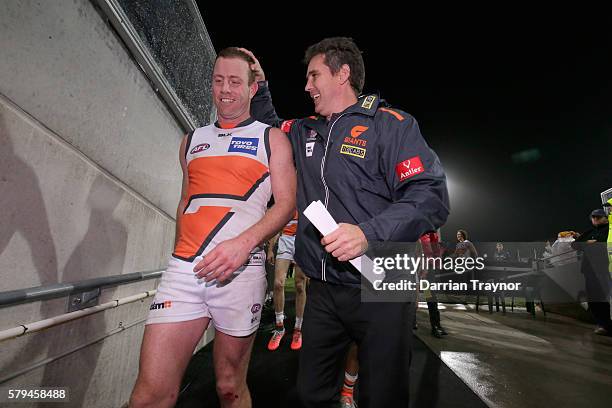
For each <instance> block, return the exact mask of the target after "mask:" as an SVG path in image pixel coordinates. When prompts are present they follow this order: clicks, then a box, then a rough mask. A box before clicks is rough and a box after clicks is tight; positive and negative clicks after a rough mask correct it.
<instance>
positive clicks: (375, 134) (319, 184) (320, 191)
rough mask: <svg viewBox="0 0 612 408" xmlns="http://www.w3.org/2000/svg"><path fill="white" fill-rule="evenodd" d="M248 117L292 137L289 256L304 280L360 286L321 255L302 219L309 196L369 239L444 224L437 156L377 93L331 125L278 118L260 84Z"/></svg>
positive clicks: (444, 194) (409, 236)
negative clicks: (293, 215)
mask: <svg viewBox="0 0 612 408" xmlns="http://www.w3.org/2000/svg"><path fill="white" fill-rule="evenodd" d="M251 114H252V115H253V117H254V118H255V119H256V120H258V121H260V122H263V123H267V124H269V125H272V126H277V127H280V128H281V129H282V130H283V131H284V132H285V133H286V134H287V135H288V137H289V139H290V140H291V144H292V146H293V154H294V158H295V164H296V168H297V172H298V190H297V206H298V212H299V220H298V231H297V235H296V244H295V261H296V262H297V263H298V264H299V265H300V267H301V268H302V269H303V270H304V272H305V273H306V275H307V276H309V277H310V278H313V279H318V280H323V281H328V282H330V283H336V284H344V285H351V286H359V285H360V275H359V273H358V272H357V271H356V270H355V269H354V268H353V267H352V266H351V265H350V264H349V263H348V262H339V261H338V260H337V259H335V258H334V257H332V256H331V255H328V254H327V253H326V252H325V249H324V248H323V246H322V245H321V243H320V240H321V235H320V234H319V232H318V231H317V230H316V229H315V228H314V226H313V225H312V224H311V223H310V222H309V221H308V219H307V218H306V217H304V216H303V211H304V209H305V208H306V207H307V206H308V205H309V204H310V203H311V202H312V201H316V200H321V202H322V203H323V204H324V205H325V207H326V208H327V210H328V211H329V212H330V213H331V215H332V216H333V217H334V219H335V220H336V222H338V223H341V222H343V223H349V224H356V225H359V227H360V228H361V229H362V230H363V232H364V234H365V236H366V238H367V239H368V241H393V242H416V241H417V240H418V239H419V237H421V235H423V234H424V233H426V232H429V231H435V230H437V229H438V228H440V227H441V226H442V225H443V224H444V222H445V221H446V218H447V217H448V213H449V200H448V191H447V188H446V176H445V174H444V170H443V168H442V165H441V164H440V160H439V159H438V156H437V155H436V154H435V152H434V151H433V150H432V149H430V148H429V146H428V145H427V143H426V142H425V140H424V139H423V136H421V132H420V131H419V127H418V125H417V122H416V120H415V119H414V118H413V117H412V116H410V115H409V114H407V113H405V112H402V111H400V110H397V109H391V108H389V107H387V105H386V103H385V102H384V101H382V100H381V99H380V98H379V97H378V96H377V95H365V96H362V97H360V98H359V100H358V102H357V103H356V104H355V105H353V106H350V107H349V108H347V109H346V110H345V111H344V112H341V113H339V114H335V115H334V116H333V117H332V118H331V120H330V121H329V122H328V121H327V120H326V119H325V118H315V117H311V118H305V119H297V120H292V121H282V120H281V119H280V118H278V116H277V114H276V111H275V109H274V106H273V104H272V97H271V95H270V91H269V89H268V87H267V83H260V87H259V91H258V92H257V94H256V95H255V97H254V98H253V101H252V103H251Z"/></svg>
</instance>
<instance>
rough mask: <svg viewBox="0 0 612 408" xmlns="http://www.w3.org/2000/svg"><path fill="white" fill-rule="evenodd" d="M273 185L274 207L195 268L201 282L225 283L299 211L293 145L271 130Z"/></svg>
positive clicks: (271, 173)
mask: <svg viewBox="0 0 612 408" xmlns="http://www.w3.org/2000/svg"><path fill="white" fill-rule="evenodd" d="M270 150H271V156H270V163H269V164H270V181H271V183H272V194H273V195H274V205H273V206H272V207H271V208H270V209H269V210H268V211H267V212H266V214H265V215H264V216H263V218H262V219H261V220H259V221H258V222H257V223H256V224H254V225H253V226H251V227H250V228H248V229H247V230H245V231H244V232H243V233H242V234H240V235H239V236H237V237H236V238H233V239H229V240H227V241H224V242H222V243H220V244H219V245H217V246H216V247H215V248H214V249H213V250H212V251H210V252H209V253H208V254H207V255H206V256H205V257H204V259H203V260H202V261H200V262H199V263H198V264H197V265H196V266H195V268H194V272H196V275H197V276H198V278H205V280H206V281H207V282H208V281H211V280H213V279H216V280H217V281H218V282H223V281H224V280H226V279H227V278H228V277H230V276H231V274H232V273H234V271H236V270H237V269H238V268H240V267H241V266H242V265H244V264H245V263H246V261H247V260H248V258H249V255H250V253H251V251H252V250H253V248H255V247H256V246H257V245H259V244H260V243H262V242H263V241H265V240H266V239H268V238H270V237H271V236H273V235H274V234H275V233H276V232H277V231H279V230H280V229H282V228H283V227H284V226H285V224H287V222H289V220H290V219H291V217H292V216H293V212H294V210H295V191H296V175H295V166H294V164H293V154H292V150H291V144H290V143H289V140H288V139H287V137H286V136H285V134H284V133H283V132H281V131H280V129H275V128H273V129H270Z"/></svg>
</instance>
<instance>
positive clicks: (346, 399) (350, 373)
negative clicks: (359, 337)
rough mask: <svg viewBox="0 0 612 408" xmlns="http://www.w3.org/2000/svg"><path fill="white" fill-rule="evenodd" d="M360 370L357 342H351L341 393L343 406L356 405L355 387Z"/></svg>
mask: <svg viewBox="0 0 612 408" xmlns="http://www.w3.org/2000/svg"><path fill="white" fill-rule="evenodd" d="M358 372H359V359H358V355H357V344H355V343H353V344H351V346H350V348H349V351H348V353H347V355H346V365H345V366H344V385H343V386H342V392H341V393H340V401H341V402H342V403H343V404H346V405H343V406H354V403H353V391H354V388H355V382H356V381H357V374H358Z"/></svg>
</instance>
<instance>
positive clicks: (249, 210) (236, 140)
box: [172, 119, 272, 262]
mask: <svg viewBox="0 0 612 408" xmlns="http://www.w3.org/2000/svg"><path fill="white" fill-rule="evenodd" d="M269 132H270V127H269V126H268V125H265V124H263V123H260V122H257V121H254V120H253V119H249V120H247V121H245V122H243V123H240V124H239V125H237V127H234V128H231V129H223V128H221V127H219V125H218V124H214V125H208V126H205V127H201V128H198V129H196V130H195V131H194V132H192V133H191V134H190V135H189V136H188V139H187V144H186V149H185V159H186V163H187V174H188V177H189V187H188V192H187V196H188V197H187V205H186V207H185V211H184V213H183V215H182V217H181V220H180V223H181V224H180V229H179V231H180V235H179V237H178V240H177V244H176V247H175V248H174V253H173V254H172V255H173V256H174V257H175V258H178V259H180V260H183V261H187V262H193V261H194V259H195V258H196V257H198V256H203V255H206V254H207V253H208V252H209V251H211V250H212V249H213V248H214V247H215V246H217V245H218V244H219V243H221V242H223V241H225V240H228V239H231V238H235V237H236V236H238V235H239V234H241V233H242V232H244V231H245V230H246V229H247V228H249V227H251V226H252V225H253V224H255V223H256V222H258V221H259V220H260V219H261V218H262V217H263V215H264V213H265V211H266V205H267V203H268V201H269V200H270V197H271V195H272V186H271V183H270V169H269V163H268V159H269V157H270V144H269V140H268V134H269Z"/></svg>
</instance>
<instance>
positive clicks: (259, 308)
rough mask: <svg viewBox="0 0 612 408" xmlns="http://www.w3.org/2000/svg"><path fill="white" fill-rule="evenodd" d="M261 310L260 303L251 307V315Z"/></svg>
mask: <svg viewBox="0 0 612 408" xmlns="http://www.w3.org/2000/svg"><path fill="white" fill-rule="evenodd" d="M260 310H261V305H260V304H259V303H255V304H254V305H253V306H252V307H251V313H253V314H255V313H257V312H259V311H260Z"/></svg>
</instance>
